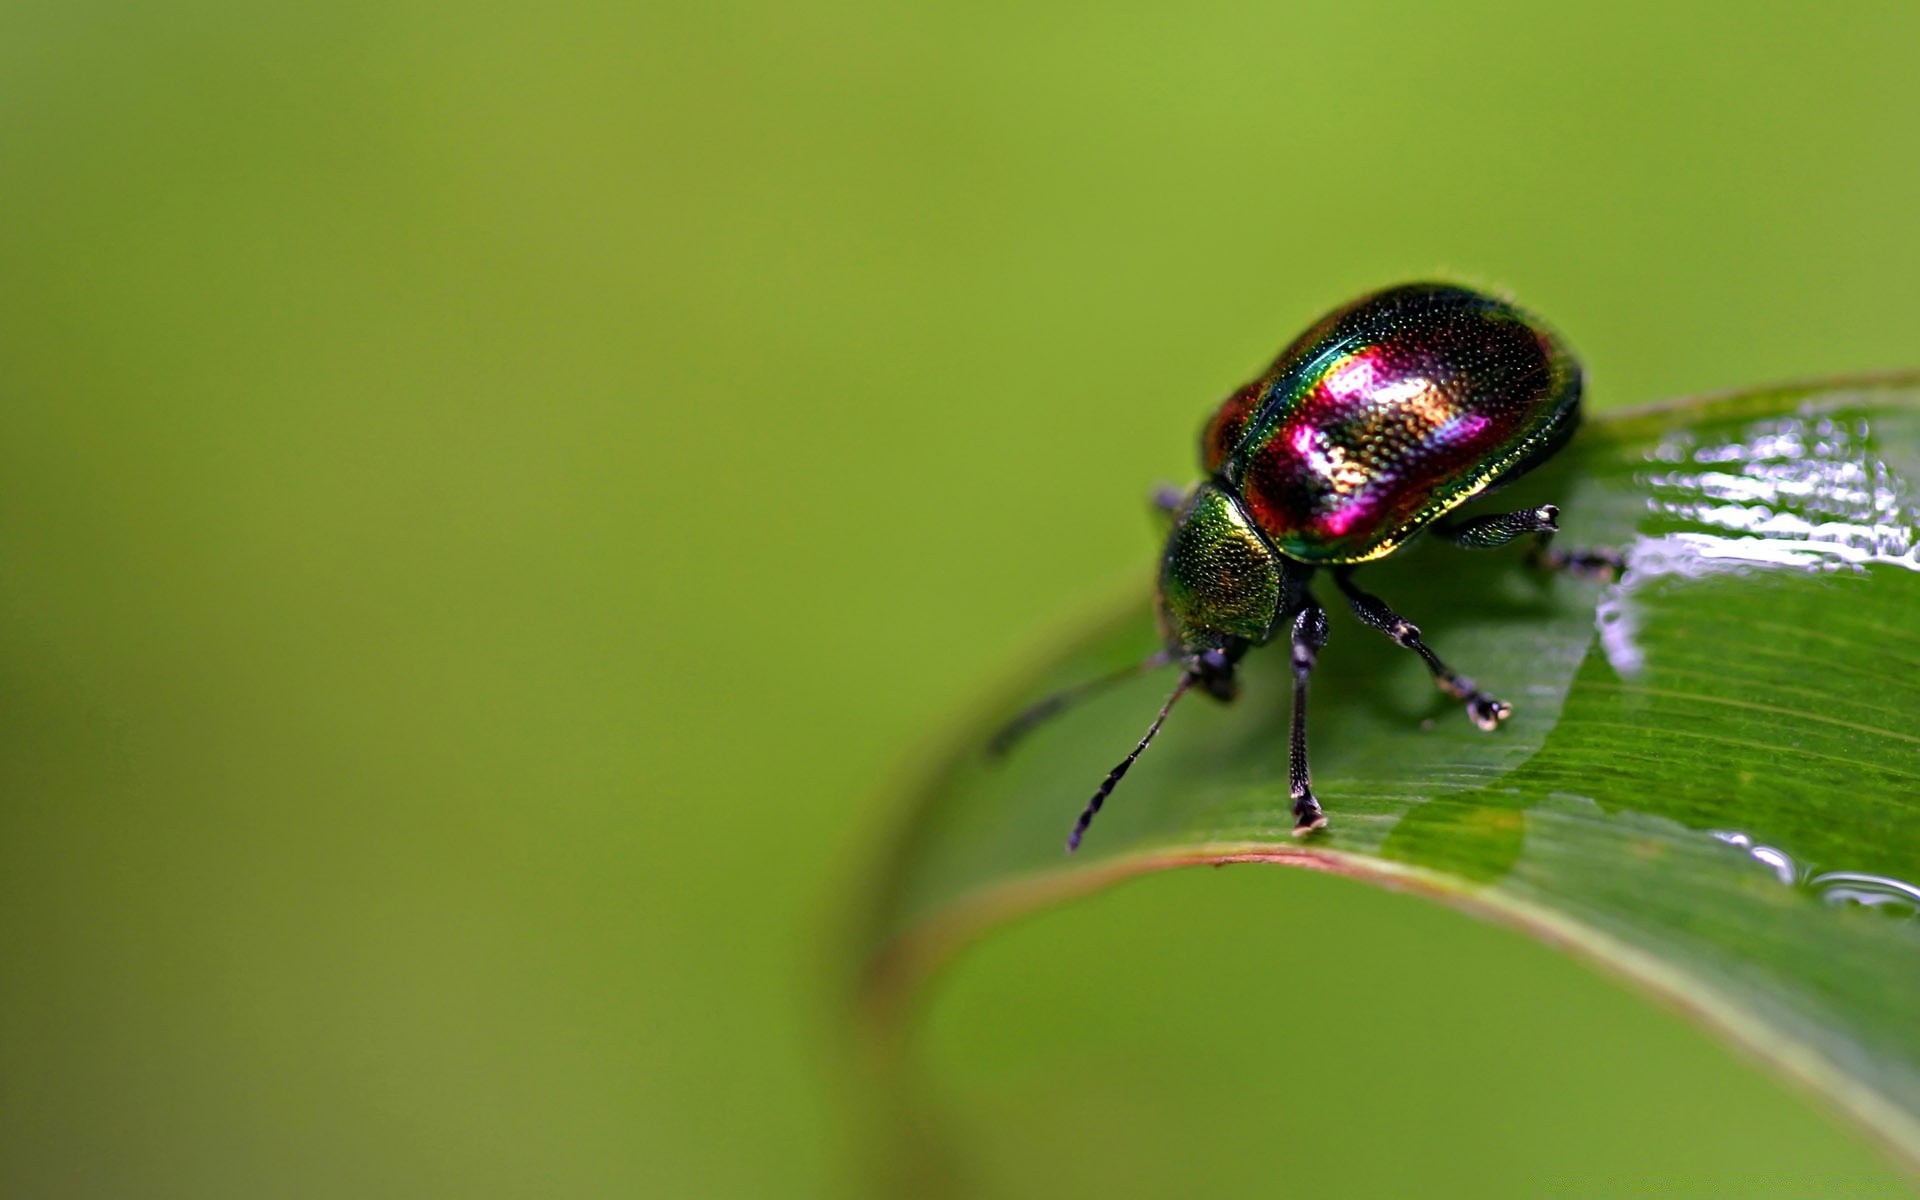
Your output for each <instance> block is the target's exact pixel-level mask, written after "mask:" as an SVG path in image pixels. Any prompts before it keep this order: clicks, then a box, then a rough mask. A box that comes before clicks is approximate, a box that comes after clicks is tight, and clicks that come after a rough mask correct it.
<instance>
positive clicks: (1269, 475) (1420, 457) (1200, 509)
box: [991, 283, 1624, 852]
mask: <svg viewBox="0 0 1920 1200" xmlns="http://www.w3.org/2000/svg"><path fill="white" fill-rule="evenodd" d="M1581 386H1582V376H1581V370H1580V365H1579V363H1578V362H1576V361H1575V359H1574V357H1573V355H1572V353H1571V352H1570V351H1569V350H1568V349H1567V347H1566V345H1565V344H1564V343H1563V342H1562V341H1561V340H1560V338H1559V336H1558V335H1557V334H1555V333H1554V332H1553V331H1552V330H1551V329H1550V328H1548V327H1547V326H1546V325H1545V324H1543V323H1542V322H1541V321H1539V320H1538V319H1536V318H1535V317H1533V316H1531V315H1530V314H1528V313H1526V312H1523V311H1522V310H1520V309H1519V308H1516V307H1515V306H1514V305H1512V304H1511V303H1509V302H1507V301H1505V300H1502V299H1500V298H1498V297H1495V296H1490V295H1487V294H1485V293H1482V292H1478V291H1474V290H1471V289H1469V288H1465V287H1459V286H1455V285H1451V284H1445V283H1412V284H1403V285H1401V286H1398V287H1392V288H1387V289H1385V290H1383V291H1378V292H1374V293H1372V294H1370V295H1367V296H1363V297H1361V298H1360V299H1358V300H1355V301H1353V302H1352V303H1350V304H1347V305H1345V306H1344V307H1341V308H1338V309H1335V310H1334V311H1333V312H1331V313H1328V314H1327V315H1326V316H1325V317H1322V318H1321V319H1320V320H1319V321H1318V322H1316V323H1315V324H1314V325H1313V326H1312V327H1311V328H1309V329H1308V330H1307V331H1306V332H1305V333H1302V334H1301V335H1300V336H1299V337H1297V338H1295V339H1294V340H1293V342H1292V343H1291V344H1289V345H1288V346H1287V348H1286V349H1284V350H1282V351H1281V352H1280V356H1279V357H1278V358H1276V359H1275V360H1274V362H1273V365H1272V366H1270V367H1268V368H1267V370H1266V371H1265V372H1263V373H1262V374H1261V375H1260V376H1259V377H1258V378H1256V379H1254V380H1252V381H1251V382H1249V383H1248V384H1246V385H1245V386H1244V387H1242V388H1240V389H1239V390H1237V391H1235V392H1234V393H1233V394H1232V395H1230V396H1228V397H1227V398H1226V400H1225V401H1224V402H1223V403H1222V404H1221V405H1220V407H1219V409H1218V411H1216V412H1215V413H1214V414H1213V416H1212V417H1211V418H1210V419H1209V420H1208V421H1207V423H1206V425H1205V427H1204V428H1203V429H1202V430H1201V434H1200V464H1201V468H1202V470H1203V471H1204V472H1205V478H1203V479H1202V480H1201V482H1199V483H1198V484H1196V485H1194V486H1193V488H1192V489H1191V490H1189V491H1187V492H1186V493H1185V494H1184V495H1181V494H1179V493H1178V492H1176V491H1173V490H1171V489H1163V490H1162V492H1160V493H1158V494H1156V497H1155V504H1156V505H1157V506H1158V507H1159V508H1161V509H1162V510H1163V511H1165V512H1166V513H1167V514H1168V515H1169V516H1170V517H1171V519H1172V528H1171V530H1170V532H1169V533H1168V535H1167V541H1166V547H1165V549H1164V550H1163V551H1162V553H1161V556H1160V574H1159V582H1158V586H1157V588H1156V595H1155V609H1156V613H1157V617H1158V623H1159V630H1160V636H1161V642H1162V646H1161V649H1160V650H1159V651H1157V652H1156V653H1154V654H1153V655H1151V656H1150V657H1148V658H1147V659H1146V660H1145V661H1143V662H1141V663H1139V664H1138V665H1136V666H1133V667H1129V668H1126V669H1124V670H1122V671H1120V672H1116V673H1115V674H1113V675H1109V676H1105V677H1103V678H1100V679H1095V680H1092V681H1090V682H1089V683H1085V684H1082V685H1080V686H1079V687H1075V688H1070V689H1068V690H1067V691H1064V692H1060V693H1058V694H1056V695H1053V696H1050V697H1048V698H1047V699H1045V700H1042V701H1040V702H1039V703H1038V704H1035V705H1034V706H1033V707H1031V708H1029V709H1027V710H1026V711H1025V712H1023V713H1021V714H1020V715H1019V716H1018V717H1016V718H1014V719H1013V720H1012V721H1011V722H1009V723H1008V724H1007V726H1005V727H1004V728H1003V729H1002V730H1001V731H1000V733H999V734H998V735H997V736H996V737H995V738H994V740H993V744H992V747H991V748H992V750H993V751H994V752H996V753H1005V752H1006V751H1007V750H1008V749H1009V748H1011V746H1012V745H1013V744H1014V743H1015V742H1016V741H1017V740H1019V738H1021V737H1022V736H1024V735H1025V734H1026V733H1027V732H1028V731H1029V730H1031V729H1032V728H1033V727H1034V726H1036V725H1038V724H1040V723H1041V722H1042V721H1044V720H1046V719H1047V718H1049V717H1051V716H1053V715H1055V714H1056V713H1058V712H1060V711H1062V710H1063V709H1065V708H1067V707H1068V706H1069V705H1071V704H1072V703H1073V702H1075V701H1076V700H1079V699H1081V698H1083V697H1085V696H1086V695H1089V694H1091V693H1092V692H1093V691H1095V690H1097V689H1099V688H1102V687H1104V686H1106V685H1108V684H1111V683H1114V682H1117V681H1119V680H1121V679H1125V678H1129V677H1131V676H1133V675H1135V674H1138V673H1140V672H1142V671H1147V670H1152V669H1155V668H1159V667H1165V666H1178V667H1179V668H1180V678H1179V681H1178V682H1177V683H1176V684H1175V685H1174V688H1173V693H1172V694H1171V695H1170V696H1168V697H1167V700H1166V703H1165V704H1163V705H1162V706H1161V708H1160V712H1159V715H1158V716H1156V717H1155V718H1154V719H1153V723H1152V724H1151V725H1150V726H1148V728H1147V732H1146V735H1145V736H1144V737H1142V738H1141V739H1140V741H1139V744H1137V745H1136V746H1134V748H1133V750H1132V751H1131V752H1129V753H1128V754H1127V756H1126V757H1125V758H1124V759H1122V760H1121V761H1120V763H1119V764H1118V765H1116V766H1115V767H1114V768H1113V770H1111V771H1109V772H1108V773H1107V777H1106V778H1105V779H1104V780H1103V781H1102V782H1101V783H1100V786H1099V788H1098V789H1097V790H1096V791H1095V792H1094V794H1093V798H1092V799H1091V800H1089V801H1088V802H1087V805H1086V807H1085V809H1084V810H1083V811H1082V812H1081V814H1080V817H1079V819H1078V820H1077V821H1076V822H1075V823H1074V826H1073V832H1072V833H1071V834H1070V835H1069V836H1068V838H1067V850H1068V851H1069V852H1071V851H1074V850H1077V849H1079V846H1080V840H1081V838H1082V837H1084V836H1085V834H1086V832H1087V828H1088V826H1090V825H1091V824H1092V823H1093V819H1094V817H1096V816H1097V815H1099V812H1100V807H1101V805H1103V804H1104V803H1106V800H1107V797H1108V796H1109V795H1111V794H1112V792H1113V789H1114V788H1115V786H1117V785H1118V784H1119V782H1120V780H1121V779H1122V778H1123V777H1125V775H1126V773H1127V771H1128V770H1129V769H1130V768H1131V767H1132V766H1133V764H1134V763H1135V762H1136V761H1137V760H1138V759H1139V757H1140V755H1141V754H1143V753H1145V752H1146V749H1147V747H1148V746H1149V745H1151V744H1152V742H1153V739H1154V736H1155V735H1156V734H1158V733H1159V732H1160V727H1161V725H1162V724H1163V723H1165V721H1166V719H1167V714H1168V713H1169V712H1171V711H1172V710H1173V706H1174V704H1175V703H1176V702H1178V701H1179V699H1180V697H1181V696H1183V695H1185V694H1186V693H1187V692H1188V691H1189V690H1190V689H1193V688H1198V689H1199V690H1200V691H1202V692H1204V693H1206V694H1207V695H1209V696H1211V697H1213V698H1214V699H1216V700H1219V701H1223V702H1225V701H1230V700H1232V699H1233V698H1234V696H1235V694H1236V692H1237V691H1238V675H1237V671H1238V666H1239V663H1240V659H1241V657H1242V656H1243V655H1245V654H1246V652H1247V651H1248V650H1251V649H1253V648H1255V647H1257V646H1264V645H1266V644H1268V643H1269V642H1273V641H1276V640H1282V639H1284V640H1285V641H1286V642H1287V643H1288V644H1289V645H1290V647H1291V651H1292V658H1293V713H1292V722H1291V728H1290V730H1289V743H1288V762H1287V783H1288V791H1289V795H1290V798H1291V800H1292V803H1293V817H1294V828H1293V833H1294V836H1296V837H1304V836H1306V835H1308V834H1311V833H1312V832H1313V831H1315V830H1317V829H1321V828H1323V827H1324V826H1325V825H1326V823H1327V816H1326V812H1325V810H1324V809H1322V808H1321V806H1320V801H1319V800H1318V799H1317V798H1316V797H1315V796H1314V794H1313V784H1312V778H1311V774H1310V772H1309V771H1308V768H1307V737H1306V720H1307V681H1308V678H1309V677H1310V676H1311V675H1312V673H1313V668H1314V664H1315V661H1316V660H1317V659H1318V657H1319V654H1320V650H1321V648H1322V647H1323V646H1325V645H1326V641H1327V614H1326V610H1325V609H1324V608H1322V607H1321V606H1320V603H1319V601H1318V600H1316V599H1315V598H1314V596H1313V591H1312V588H1311V586H1310V585H1311V584H1312V582H1313V580H1314V578H1315V576H1316V575H1317V574H1319V573H1320V572H1322V571H1325V572H1327V573H1328V574H1329V575H1330V576H1331V577H1332V579H1333V585H1334V587H1336V588H1337V589H1338V590H1339V591H1340V593H1341V594H1342V595H1343V596H1345V597H1346V600H1347V603H1348V604H1349V605H1350V606H1351V607H1352V609H1353V612H1354V615H1355V616H1357V617H1358V618H1359V619H1360V621H1361V622H1362V623H1363V624H1365V625H1367V626H1370V627H1371V628H1373V629H1376V630H1379V631H1380V632H1381V633H1384V634H1386V635H1387V636H1388V637H1390V638H1392V639H1393V640H1394V641H1395V642H1397V643H1398V644H1399V645H1401V646H1403V647H1405V648H1406V649H1408V650H1411V651H1413V652H1414V653H1415V654H1417V655H1419V656H1420V658H1421V660H1422V661H1424V662H1425V663H1426V666H1427V669H1428V670H1429V671H1430V672H1431V673H1432V675H1433V680H1434V683H1435V684H1436V685H1437V686H1438V687H1439V689H1440V690H1441V691H1442V692H1444V693H1445V694H1446V695H1448V696H1451V697H1452V698H1454V699H1456V700H1459V701H1460V702H1461V703H1462V704H1463V705H1464V706H1465V708H1466V711H1467V715H1468V716H1469V717H1470V718H1471V719H1472V721H1473V723H1474V724H1475V725H1477V726H1479V727H1480V728H1481V729H1483V730H1486V731H1489V732H1491V731H1493V730H1495V729H1498V728H1499V727H1500V723H1501V722H1503V721H1505V720H1506V719H1507V718H1508V717H1509V716H1510V715H1512V712H1513V706H1512V705H1510V704H1508V703H1507V702H1506V701H1504V700H1500V699H1497V698H1495V697H1494V696H1492V695H1490V694H1489V693H1487V692H1485V691H1482V690H1481V688H1480V686H1479V684H1477V683H1475V682H1474V681H1473V680H1472V679H1470V678H1468V677H1467V676H1465V675H1462V674H1460V673H1459V672H1457V671H1455V670H1453V669H1452V668H1451V667H1449V666H1447V664H1446V663H1444V662H1442V661H1441V660H1440V658H1439V656H1438V655H1436V654H1435V653H1434V652H1433V650H1432V648H1431V647H1429V646H1428V645H1427V643H1426V642H1425V641H1424V640H1422V638H1421V636H1420V630H1419V628H1418V627H1417V626H1415V625H1414V624H1413V623H1412V622H1410V621H1408V620H1407V619H1406V618H1405V617H1402V616H1401V615H1400V614H1399V613H1397V612H1395V611H1394V610H1393V609H1392V608H1390V607H1388V605H1387V603H1386V602H1385V601H1383V600H1381V599H1380V598H1379V597H1378V596H1375V595H1373V594H1372V593H1370V592H1367V591H1364V590H1362V589H1361V588H1360V587H1359V586H1358V585H1356V584H1355V583H1354V581H1353V575H1354V572H1355V570H1356V569H1358V568H1359V567H1361V566H1362V565H1364V564H1366V563H1369V562H1373V561H1375V560H1377V559H1381V558H1385V557H1386V556H1388V555H1390V554H1392V553H1394V552H1395V551H1397V550H1399V549H1400V548H1401V547H1403V546H1405V545H1406V544H1407V543H1408V542H1409V541H1411V540H1413V539H1414V538H1415V537H1416V536H1418V535H1420V534H1422V533H1427V534H1431V535H1434V536H1438V537H1441V538H1444V539H1446V540H1448V541H1451V542H1453V543H1455V544H1456V545H1459V546H1463V547H1466V548H1469V549H1489V548H1492V547H1495V546H1504V545H1507V544H1508V543H1511V542H1514V541H1516V540H1519V539H1527V540H1529V541H1530V542H1531V549H1530V552H1529V555H1528V558H1529V561H1530V562H1532V563H1533V564H1534V565H1536V566H1539V567H1542V568H1546V569H1549V570H1564V571H1568V572H1570V573H1573V574H1577V575H1581V576H1585V577H1588V578H1594V579H1602V580H1604V579H1610V578H1613V577H1615V576H1617V575H1618V574H1619V573H1620V572H1621V571H1622V570H1623V569H1624V564H1623V562H1622V560H1621V559H1620V558H1619V556H1618V555H1616V554H1614V553H1612V552H1609V551H1605V550H1576V551H1565V550H1555V549H1553V548H1552V546H1551V545H1550V542H1551V540H1552V538H1553V535H1554V534H1555V533H1556V532H1558V530H1559V524H1558V521H1559V510H1558V509H1557V508H1556V507H1555V506H1553V505H1551V504H1547V505H1542V506H1540V507H1538V508H1529V509H1521V510H1518V511H1515V512H1504V513H1497V514H1494V515H1490V516H1481V517H1473V518H1471V519H1460V518H1458V517H1457V516H1455V515H1453V514H1454V510H1455V509H1457V508H1459V507H1460V506H1461V505H1462V504H1465V503H1466V502H1467V501H1469V500H1471V499H1473V498H1474V497H1476V496H1478V495H1480V494H1482V493H1484V492H1486V491H1487V490H1488V489H1490V488H1494V487H1496V486H1498V485H1501V484H1505V483H1508V482H1511V481H1512V480H1514V479H1516V478H1518V477H1519V476H1521V475H1522V474H1524V473H1526V472H1527V471H1530V470H1532V469H1533V468H1534V467H1537V466H1539V465H1540V464H1541V463H1543V462H1545V461H1546V460H1547V459H1548V458H1551V457H1552V456H1553V455H1554V454H1556V453H1557V452H1559V450H1560V449H1561V448H1562V447H1564V446H1565V445H1566V444H1567V442H1568V440H1569V439H1570V438H1572V436H1573V433H1574V430H1575V429H1576V428H1577V427H1578V425H1579V423H1580V394H1581Z"/></svg>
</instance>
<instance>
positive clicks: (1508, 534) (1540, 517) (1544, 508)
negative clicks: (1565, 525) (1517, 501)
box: [1432, 504, 1560, 550]
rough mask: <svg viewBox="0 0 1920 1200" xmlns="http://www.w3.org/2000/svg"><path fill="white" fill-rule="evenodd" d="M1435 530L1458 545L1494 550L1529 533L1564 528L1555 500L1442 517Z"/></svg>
mask: <svg viewBox="0 0 1920 1200" xmlns="http://www.w3.org/2000/svg"><path fill="white" fill-rule="evenodd" d="M1432 528H1433V531H1434V532H1435V533H1437V534H1439V535H1440V536H1441V537H1443V538H1446V539H1447V540H1448V541H1450V542H1452V543H1453V544H1454V545H1456V546H1463V547H1465V548H1466V549H1468V550H1491V549H1493V548H1494V547H1495V546H1504V545H1506V544H1507V543H1508V542H1511V541H1513V540H1514V539H1515V538H1520V537H1525V536H1527V535H1528V534H1544V535H1546V536H1547V537H1552V536H1553V535H1554V534H1555V533H1557V532H1559V529H1560V510H1559V509H1557V508H1555V507H1554V506H1553V505H1551V504H1542V505H1541V506H1540V507H1539V508H1523V509H1521V510H1520V511H1519V512H1509V513H1495V514H1493V515H1492V516H1489V517H1473V518H1471V519H1469V520H1464V521H1448V520H1440V521H1435V522H1434V523H1433V526H1432Z"/></svg>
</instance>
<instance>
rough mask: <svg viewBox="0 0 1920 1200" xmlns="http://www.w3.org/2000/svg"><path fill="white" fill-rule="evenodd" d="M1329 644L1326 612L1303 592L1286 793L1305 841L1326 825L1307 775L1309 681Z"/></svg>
mask: <svg viewBox="0 0 1920 1200" xmlns="http://www.w3.org/2000/svg"><path fill="white" fill-rule="evenodd" d="M1326 644H1327V610H1326V609H1324V608H1321V607H1320V602H1319V601H1318V600H1315V599H1314V598H1313V596H1312V595H1311V594H1308V593H1306V592H1302V593H1301V597H1300V610H1299V612H1298V613H1297V614H1296V615H1295V616H1294V618H1293V728H1292V731H1291V739H1290V742H1289V745H1288V748H1287V791H1288V792H1289V793H1290V794H1291V796H1292V798H1293V836H1295V837H1305V836H1307V835H1308V834H1309V833H1312V832H1313V831H1314V830H1316V829H1319V828H1321V827H1322V826H1324V825H1325V824H1326V823H1327V814H1326V813H1325V812H1323V811H1322V810H1321V808H1320V802H1319V801H1318V800H1316V799H1314V796H1313V781H1312V779H1311V777H1310V776H1309V775H1308V772H1307V679H1308V677H1309V676H1311V675H1312V674H1313V664H1314V662H1315V661H1316V660H1317V659H1318V658H1319V657H1320V648H1321V647H1322V646H1324V645H1326Z"/></svg>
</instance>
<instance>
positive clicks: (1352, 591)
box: [1333, 569, 1513, 733]
mask: <svg viewBox="0 0 1920 1200" xmlns="http://www.w3.org/2000/svg"><path fill="white" fill-rule="evenodd" d="M1333 581H1334V583H1336V584H1338V585H1339V587H1340V590H1341V591H1342V592H1345V593H1346V596H1347V601H1348V602H1349V603H1350V604H1352V605H1353V613H1354V615H1355V616H1357V617H1359V618H1360V620H1361V621H1362V622H1364V623H1365V624H1367V625H1370V626H1372V627H1373V628H1375V629H1378V630H1379V631H1380V632H1381V633H1384V634H1386V635H1387V636H1388V637H1390V638H1392V639H1393V640H1394V641H1396V642H1398V643H1399V644H1400V645H1402V646H1405V647H1406V648H1407V649H1409V650H1411V651H1413V652H1414V653H1415V654H1418V655H1419V656H1420V658H1421V660H1422V661H1423V662H1425V663H1426V664H1427V670H1429V671H1431V672H1433V682H1434V683H1435V684H1436V685H1437V686H1438V687H1439V688H1440V690H1441V691H1443V692H1445V693H1446V694H1447V695H1449V696H1452V697H1453V698H1454V699H1455V700H1459V701H1461V702H1462V703H1464V704H1465V705H1466V706H1467V715H1468V716H1469V717H1472V718H1473V723H1474V724H1475V725H1478V726H1479V727H1480V728H1482V729H1484V730H1486V731H1487V732H1488V733H1492V732H1493V731H1494V730H1496V729H1498V728H1499V727H1500V722H1502V721H1504V720H1506V719H1507V718H1508V717H1510V716H1512V715H1513V705H1511V704H1508V703H1507V702H1506V701H1505V700H1500V699H1496V698H1495V697H1493V696H1489V695H1488V694H1487V693H1485V692H1483V691H1481V690H1480V685H1479V684H1477V683H1475V682H1474V681H1473V680H1471V679H1469V678H1467V677H1466V676H1465V675H1462V674H1460V673H1459V672H1458V671H1455V670H1454V669H1453V668H1452V667H1449V666H1448V665H1447V664H1446V663H1443V662H1441V661H1440V656H1439V655H1437V654H1435V653H1434V652H1433V650H1432V648H1431V647H1429V646H1428V645H1427V644H1426V642H1424V641H1422V640H1421V639H1420V629H1419V627H1418V626H1416V625H1415V624H1414V623H1413V622H1412V621H1409V620H1407V619H1406V618H1405V617H1403V616H1401V615H1400V614H1399V613H1397V612H1394V611H1393V610H1392V609H1391V608H1388V607H1387V603H1386V601H1384V600H1382V599H1380V597H1378V596H1376V595H1374V594H1373V593H1371V592H1363V591H1361V590H1360V589H1359V588H1357V587H1355V586H1354V584H1353V572H1352V570H1351V569H1347V570H1340V571H1335V572H1334V573H1333Z"/></svg>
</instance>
